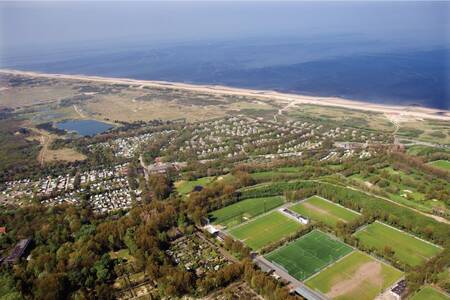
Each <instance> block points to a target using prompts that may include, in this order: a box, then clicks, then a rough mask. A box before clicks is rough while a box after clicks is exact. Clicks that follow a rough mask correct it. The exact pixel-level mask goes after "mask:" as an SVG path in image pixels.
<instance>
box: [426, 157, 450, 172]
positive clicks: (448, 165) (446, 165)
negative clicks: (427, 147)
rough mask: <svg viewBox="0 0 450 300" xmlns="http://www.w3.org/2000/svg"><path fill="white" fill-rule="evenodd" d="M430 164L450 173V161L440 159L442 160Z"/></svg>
mask: <svg viewBox="0 0 450 300" xmlns="http://www.w3.org/2000/svg"><path fill="white" fill-rule="evenodd" d="M428 164H429V165H432V166H433V167H437V168H441V169H443V170H447V171H450V161H448V160H443V159H440V160H435V161H432V162H430V163H428Z"/></svg>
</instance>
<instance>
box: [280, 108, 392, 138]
mask: <svg viewBox="0 0 450 300" xmlns="http://www.w3.org/2000/svg"><path fill="white" fill-rule="evenodd" d="M288 116H289V117H290V118H292V119H294V120H295V119H302V120H305V119H310V120H311V121H315V122H321V121H326V122H332V123H335V125H336V126H349V127H355V128H363V129H372V130H381V131H387V132H393V131H394V126H393V124H392V123H391V122H390V121H389V120H388V119H387V118H386V116H385V115H384V114H383V113H376V112H367V111H363V110H352V109H345V108H341V107H333V106H328V107H324V106H321V105H310V104H306V105H301V106H293V107H292V108H291V109H290V110H289V111H288Z"/></svg>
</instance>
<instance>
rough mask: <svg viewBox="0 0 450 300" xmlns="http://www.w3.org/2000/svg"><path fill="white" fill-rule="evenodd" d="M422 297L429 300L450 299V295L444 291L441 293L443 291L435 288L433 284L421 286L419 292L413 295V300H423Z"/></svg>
mask: <svg viewBox="0 0 450 300" xmlns="http://www.w3.org/2000/svg"><path fill="white" fill-rule="evenodd" d="M422 299H427V300H450V297H448V296H447V295H445V294H444V293H441V292H439V291H437V290H435V289H434V288H432V287H431V286H425V287H423V288H421V289H420V291H419V292H417V293H415V294H414V295H413V296H412V297H411V300H422Z"/></svg>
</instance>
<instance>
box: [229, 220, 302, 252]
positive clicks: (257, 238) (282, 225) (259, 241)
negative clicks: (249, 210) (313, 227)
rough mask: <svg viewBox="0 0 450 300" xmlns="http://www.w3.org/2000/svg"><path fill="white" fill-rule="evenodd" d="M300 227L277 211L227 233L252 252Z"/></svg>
mask: <svg viewBox="0 0 450 300" xmlns="http://www.w3.org/2000/svg"><path fill="white" fill-rule="evenodd" d="M301 226H302V225H301V224H300V223H298V222H297V221H294V220H292V219H290V218H288V217H286V216H284V215H283V214H282V213H280V212H278V211H273V212H270V213H268V214H267V215H263V216H261V217H258V218H256V219H254V220H252V221H250V222H248V223H244V224H242V225H240V226H237V227H234V228H232V229H231V230H230V231H229V232H228V233H229V234H231V235H232V236H233V237H235V238H236V239H239V240H241V241H242V242H244V243H245V244H246V245H247V246H249V247H250V248H252V249H253V250H258V249H261V248H262V247H264V246H267V245H269V244H270V243H273V242H275V241H278V240H280V239H282V238H284V237H286V236H288V235H290V234H293V233H294V232H295V231H297V230H298V229H299V228H300V227H301Z"/></svg>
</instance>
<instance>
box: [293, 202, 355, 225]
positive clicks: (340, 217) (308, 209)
mask: <svg viewBox="0 0 450 300" xmlns="http://www.w3.org/2000/svg"><path fill="white" fill-rule="evenodd" d="M289 209H290V210H292V211H295V212H296V213H299V214H301V215H303V216H306V217H308V218H310V219H313V220H317V221H321V222H323V223H325V224H327V225H329V226H332V227H335V226H336V224H337V222H338V221H341V222H344V223H347V222H350V221H353V220H355V219H357V218H358V217H359V214H358V213H356V212H354V211H352V210H349V209H346V208H344V207H342V206H339V205H337V204H335V203H332V202H330V201H327V200H325V199H322V198H320V197H317V196H312V197H311V198H308V199H307V200H305V201H303V202H301V203H298V204H295V205H293V206H291V207H290V208H289Z"/></svg>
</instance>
